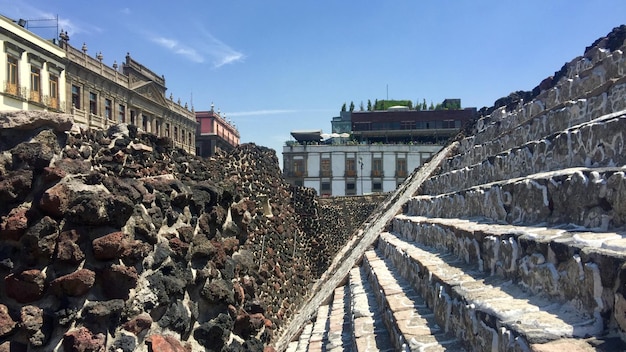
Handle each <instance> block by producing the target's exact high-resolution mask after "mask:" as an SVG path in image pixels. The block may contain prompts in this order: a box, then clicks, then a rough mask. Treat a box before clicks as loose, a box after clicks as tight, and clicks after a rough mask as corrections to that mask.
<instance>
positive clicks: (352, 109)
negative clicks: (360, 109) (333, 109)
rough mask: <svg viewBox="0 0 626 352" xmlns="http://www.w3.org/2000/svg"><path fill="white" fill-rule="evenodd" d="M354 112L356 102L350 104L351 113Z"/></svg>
mask: <svg viewBox="0 0 626 352" xmlns="http://www.w3.org/2000/svg"><path fill="white" fill-rule="evenodd" d="M353 111H354V102H353V101H351V102H350V112H353Z"/></svg>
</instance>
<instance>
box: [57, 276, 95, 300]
mask: <svg viewBox="0 0 626 352" xmlns="http://www.w3.org/2000/svg"><path fill="white" fill-rule="evenodd" d="M95 281H96V274H95V273H94V272H93V271H91V270H89V269H80V270H77V271H75V272H73V273H71V274H68V275H65V276H61V277H59V278H57V279H55V280H54V281H52V283H51V284H50V285H51V287H52V289H53V291H54V292H55V293H56V294H60V295H68V296H74V297H77V296H82V295H84V294H86V293H87V292H89V290H90V289H91V287H92V286H93V285H94V283H95Z"/></svg>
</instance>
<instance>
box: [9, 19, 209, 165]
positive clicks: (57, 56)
mask: <svg viewBox="0 0 626 352" xmlns="http://www.w3.org/2000/svg"><path fill="white" fill-rule="evenodd" d="M22 23H26V21H25V20H20V21H13V20H11V19H9V18H7V17H4V16H0V44H1V45H2V50H3V52H2V55H0V61H1V62H0V64H2V66H1V67H2V69H0V80H1V81H2V91H1V92H0V98H1V100H0V110H50V111H56V112H64V113H68V114H71V115H73V117H74V122H75V123H77V124H78V125H80V126H81V127H83V128H107V127H108V126H110V125H113V124H117V123H129V124H134V125H136V126H137V127H139V128H140V129H141V130H143V131H145V132H149V133H153V134H155V135H157V136H160V137H170V138H171V139H172V141H173V142H174V145H175V146H176V147H180V148H182V149H185V150H186V151H188V152H189V153H194V154H195V150H196V141H195V138H196V129H197V128H196V127H197V125H198V123H197V122H196V117H195V114H194V112H193V109H190V108H189V107H188V106H187V104H185V105H181V103H180V100H178V101H174V99H173V98H172V96H171V95H170V97H169V98H167V97H166V96H165V91H166V90H167V88H166V86H165V78H164V77H163V76H162V75H161V76H160V75H157V74H156V73H154V72H153V71H151V70H150V69H148V68H147V67H145V66H143V65H142V64H141V63H139V62H138V61H137V60H135V59H133V58H132V57H131V56H130V54H128V55H126V60H125V62H123V63H122V64H121V65H119V66H118V64H117V63H114V64H113V65H112V66H111V67H109V66H107V65H105V64H104V63H103V62H102V61H103V55H102V53H98V54H97V55H95V57H91V56H90V55H88V54H87V46H86V45H85V44H83V45H82V47H81V49H80V50H79V49H76V48H74V47H73V46H71V45H70V44H69V37H68V35H67V33H61V34H60V36H59V37H60V41H59V42H58V43H57V41H56V39H53V40H45V39H42V38H41V37H39V36H37V35H35V34H34V33H32V32H30V31H29V30H28V29H26V28H24V27H23V26H21V25H20V24H22Z"/></svg>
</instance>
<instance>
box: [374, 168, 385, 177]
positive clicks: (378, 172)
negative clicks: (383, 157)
mask: <svg viewBox="0 0 626 352" xmlns="http://www.w3.org/2000/svg"><path fill="white" fill-rule="evenodd" d="M372 177H383V170H372Z"/></svg>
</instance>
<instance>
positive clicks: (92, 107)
mask: <svg viewBox="0 0 626 352" xmlns="http://www.w3.org/2000/svg"><path fill="white" fill-rule="evenodd" d="M89 112H90V113H92V114H93V115H98V95H97V94H96V93H93V92H89Z"/></svg>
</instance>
